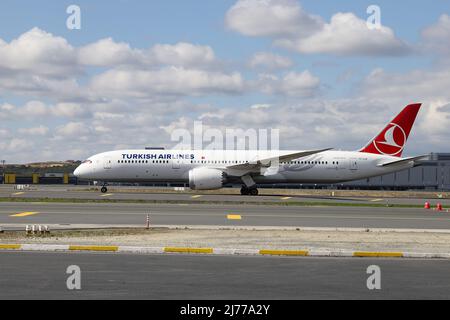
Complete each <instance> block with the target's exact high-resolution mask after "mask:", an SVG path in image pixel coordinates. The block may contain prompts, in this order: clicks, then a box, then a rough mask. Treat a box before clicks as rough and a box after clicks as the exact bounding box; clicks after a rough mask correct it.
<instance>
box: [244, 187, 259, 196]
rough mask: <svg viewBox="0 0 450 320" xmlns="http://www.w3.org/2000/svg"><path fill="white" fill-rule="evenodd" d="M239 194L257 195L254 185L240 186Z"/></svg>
mask: <svg viewBox="0 0 450 320" xmlns="http://www.w3.org/2000/svg"><path fill="white" fill-rule="evenodd" d="M241 195H243V196H249V195H250V196H257V195H258V189H257V188H256V187H250V188H248V187H246V186H243V187H242V188H241Z"/></svg>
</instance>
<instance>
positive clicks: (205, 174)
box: [189, 168, 226, 190]
mask: <svg viewBox="0 0 450 320" xmlns="http://www.w3.org/2000/svg"><path fill="white" fill-rule="evenodd" d="M225 180H226V179H225V173H224V172H222V171H221V170H217V169H210V168H195V169H192V170H191V171H189V188H191V189H192V190H213V189H220V188H222V187H223V185H224V183H225Z"/></svg>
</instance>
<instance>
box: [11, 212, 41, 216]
mask: <svg viewBox="0 0 450 320" xmlns="http://www.w3.org/2000/svg"><path fill="white" fill-rule="evenodd" d="M38 213H39V212H32V211H27V212H21V213H16V214H12V215H10V217H27V216H32V215H34V214H38Z"/></svg>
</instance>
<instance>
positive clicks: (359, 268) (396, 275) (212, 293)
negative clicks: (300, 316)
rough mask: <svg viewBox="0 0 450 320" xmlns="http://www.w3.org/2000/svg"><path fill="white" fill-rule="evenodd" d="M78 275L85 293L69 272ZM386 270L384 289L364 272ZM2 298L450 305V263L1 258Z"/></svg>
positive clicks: (70, 256) (35, 255) (95, 256)
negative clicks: (69, 283) (70, 282)
mask: <svg viewBox="0 0 450 320" xmlns="http://www.w3.org/2000/svg"><path fill="white" fill-rule="evenodd" d="M70 265H77V266H79V267H80V269H81V290H79V291H70V290H68V289H67V288H66V280H67V277H68V276H69V275H67V274H66V269H67V267H68V266H70ZM370 265H377V266H379V267H380V269H381V290H368V289H367V286H366V282H367V278H368V276H369V275H367V273H366V270H367V267H368V266H370ZM0 269H1V272H0V288H3V289H2V290H0V299H449V298H450V278H449V277H448V275H449V271H448V270H450V261H448V260H394V259H391V260H388V259H362V258H361V259H354V258H347V259H346V258H340V259H338V258H280V257H276V258H275V257H228V256H218V257H217V256H215V257H211V256H186V255H169V256H167V255H166V256H162V255H113V254H81V253H80V254H61V253H29V252H24V253H6V252H2V253H0Z"/></svg>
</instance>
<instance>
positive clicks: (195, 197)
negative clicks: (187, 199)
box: [191, 194, 202, 199]
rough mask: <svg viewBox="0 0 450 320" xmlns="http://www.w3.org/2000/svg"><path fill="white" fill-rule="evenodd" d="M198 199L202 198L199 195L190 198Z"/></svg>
mask: <svg viewBox="0 0 450 320" xmlns="http://www.w3.org/2000/svg"><path fill="white" fill-rule="evenodd" d="M200 197H202V195H201V194H197V195H195V196H192V197H191V198H192V199H197V198H200Z"/></svg>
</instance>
